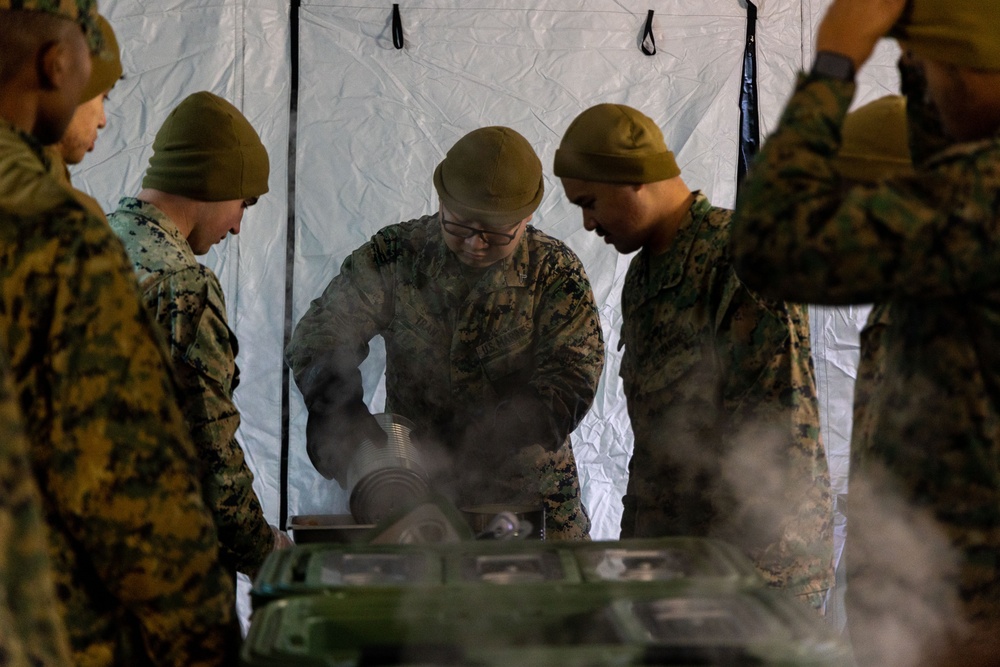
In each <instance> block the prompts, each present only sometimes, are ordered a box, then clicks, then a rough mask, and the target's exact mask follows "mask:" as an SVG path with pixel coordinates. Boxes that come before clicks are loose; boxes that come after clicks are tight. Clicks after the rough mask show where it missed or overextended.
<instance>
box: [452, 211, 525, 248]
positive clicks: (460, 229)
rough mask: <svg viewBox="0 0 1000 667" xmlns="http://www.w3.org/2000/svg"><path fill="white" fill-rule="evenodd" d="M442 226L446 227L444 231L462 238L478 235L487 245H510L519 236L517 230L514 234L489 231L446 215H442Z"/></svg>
mask: <svg viewBox="0 0 1000 667" xmlns="http://www.w3.org/2000/svg"><path fill="white" fill-rule="evenodd" d="M441 226H442V227H444V231H446V232H448V233H449V234H451V235H452V236H457V237H458V238H460V239H468V238H472V237H473V236H478V237H479V238H480V239H482V241H483V243H485V244H486V245H510V242H511V241H513V240H514V238H515V237H516V236H517V233H516V232H515V233H513V234H504V233H503V232H488V231H486V230H484V229H476V228H475V227H468V226H466V225H460V224H458V223H457V222H452V221H451V220H445V219H444V216H441Z"/></svg>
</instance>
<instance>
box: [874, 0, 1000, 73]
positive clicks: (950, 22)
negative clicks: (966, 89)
mask: <svg viewBox="0 0 1000 667" xmlns="http://www.w3.org/2000/svg"><path fill="white" fill-rule="evenodd" d="M998 26H1000V2H998V0H912V2H911V3H910V6H909V7H908V9H907V11H906V13H904V15H903V17H902V19H901V20H900V22H899V23H898V24H897V25H896V26H895V27H894V28H893V31H892V35H893V36H894V37H896V38H897V39H898V40H899V42H900V46H902V48H903V49H904V50H909V51H912V52H913V53H914V54H916V55H918V56H922V57H925V58H928V59H930V60H935V61H937V62H942V63H948V64H950V65H957V66H959V67H972V68H976V69H986V70H1000V31H998Z"/></svg>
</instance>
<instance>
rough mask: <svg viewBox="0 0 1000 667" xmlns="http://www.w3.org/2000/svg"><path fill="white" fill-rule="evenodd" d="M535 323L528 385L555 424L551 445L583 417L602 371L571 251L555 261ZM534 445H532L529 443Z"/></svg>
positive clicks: (590, 305) (598, 338)
mask: <svg viewBox="0 0 1000 667" xmlns="http://www.w3.org/2000/svg"><path fill="white" fill-rule="evenodd" d="M541 301H542V302H543V303H544V304H546V306H545V307H544V308H543V309H542V310H541V314H540V315H539V316H538V318H537V319H538V322H537V327H538V328H537V335H536V339H537V341H538V342H537V345H536V347H535V360H536V370H535V373H534V376H533V377H532V379H531V381H530V384H531V386H532V387H533V388H534V390H535V391H536V392H537V393H538V395H539V396H540V398H541V400H542V401H543V402H544V403H545V412H546V413H548V414H549V415H552V417H553V418H554V420H555V428H556V430H557V433H556V436H557V438H556V440H555V443H554V444H555V446H558V445H559V444H561V443H562V442H563V441H564V440H565V439H566V437H567V436H569V434H570V433H571V432H572V431H573V429H575V428H576V427H577V426H578V425H579V423H580V421H581V420H582V419H583V417H584V416H585V415H586V414H587V411H588V410H589V409H590V406H591V404H592V403H593V401H594V395H595V394H596V393H597V383H598V381H599V380H600V377H601V372H602V371H603V369H604V338H603V335H602V333H601V320H600V316H599V315H598V312H597V305H596V303H595V302H594V293H593V290H592V289H591V287H590V280H589V279H588V278H587V274H586V272H585V271H584V269H583V265H582V264H581V263H580V260H579V259H578V258H577V257H576V255H574V254H573V253H572V252H570V251H569V249H566V250H565V252H564V254H562V255H560V256H557V257H556V258H555V260H554V267H553V270H552V272H551V276H550V280H549V281H548V283H547V284H546V286H545V289H544V291H543V293H542V296H541ZM528 444H534V443H528Z"/></svg>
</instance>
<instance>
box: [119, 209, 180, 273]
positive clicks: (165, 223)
mask: <svg viewBox="0 0 1000 667" xmlns="http://www.w3.org/2000/svg"><path fill="white" fill-rule="evenodd" d="M118 210H126V211H128V212H129V213H131V214H133V215H135V216H137V217H138V218H139V219H140V221H141V222H142V223H144V224H147V225H150V226H153V227H157V228H159V229H160V230H161V231H162V232H163V235H164V236H166V237H167V238H169V239H170V240H171V242H172V243H173V244H174V245H176V246H177V248H178V249H180V250H181V251H182V252H183V253H184V254H185V255H188V254H190V258H191V259H192V260H195V255H194V251H192V250H191V245H190V244H189V243H188V241H187V239H186V238H184V235H183V234H181V230H179V229H178V228H177V225H176V224H174V221H173V220H171V219H170V218H168V217H167V214H166V213H164V212H163V211H161V210H160V209H158V208H156V207H155V206H153V205H152V204H150V203H149V202H146V201H142V200H141V199H136V198H135V197H122V198H121V199H119V200H118ZM195 261H196V260H195Z"/></svg>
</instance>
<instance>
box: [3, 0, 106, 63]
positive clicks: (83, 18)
mask: <svg viewBox="0 0 1000 667" xmlns="http://www.w3.org/2000/svg"><path fill="white" fill-rule="evenodd" d="M4 9H12V10H15V11H17V10H22V11H29V12H44V13H46V14H53V15H55V16H61V17H63V18H66V19H69V20H70V21H75V22H76V23H78V24H80V27H81V28H83V32H84V34H85V35H86V36H87V42H88V43H89V44H90V52H91V53H97V52H98V51H100V50H101V31H100V29H99V28H98V27H97V0H0V10H4Z"/></svg>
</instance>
